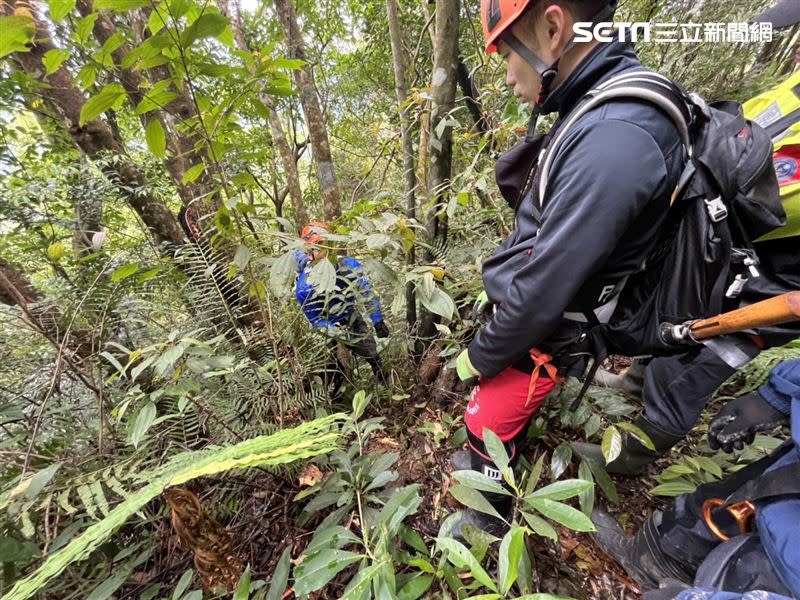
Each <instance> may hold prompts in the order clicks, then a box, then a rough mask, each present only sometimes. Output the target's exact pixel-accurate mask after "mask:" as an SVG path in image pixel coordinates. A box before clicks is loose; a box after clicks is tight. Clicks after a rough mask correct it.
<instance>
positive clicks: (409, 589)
mask: <svg viewBox="0 0 800 600" xmlns="http://www.w3.org/2000/svg"><path fill="white" fill-rule="evenodd" d="M432 583H433V576H432V575H425V574H422V573H420V574H419V575H415V576H414V577H412V578H411V579H409V580H408V581H407V582H406V584H405V585H404V586H403V587H401V588H400V589H399V590H398V591H397V600H417V598H420V597H421V596H422V595H423V594H424V593H425V592H427V591H428V588H430V587H431V584H432Z"/></svg>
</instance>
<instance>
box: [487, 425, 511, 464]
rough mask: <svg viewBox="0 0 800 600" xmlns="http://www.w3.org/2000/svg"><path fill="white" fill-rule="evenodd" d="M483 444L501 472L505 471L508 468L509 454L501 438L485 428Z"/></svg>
mask: <svg viewBox="0 0 800 600" xmlns="http://www.w3.org/2000/svg"><path fill="white" fill-rule="evenodd" d="M483 443H484V445H485V446H486V451H487V452H488V453H489V456H491V457H492V461H493V462H494V464H496V465H497V468H498V469H500V470H501V471H505V470H506V469H507V468H508V460H509V459H508V452H506V447H505V445H504V444H503V442H501V441H500V438H499V437H497V434H496V433H494V432H493V431H491V430H490V429H488V428H486V427H484V428H483Z"/></svg>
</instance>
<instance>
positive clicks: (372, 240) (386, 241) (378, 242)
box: [367, 233, 392, 250]
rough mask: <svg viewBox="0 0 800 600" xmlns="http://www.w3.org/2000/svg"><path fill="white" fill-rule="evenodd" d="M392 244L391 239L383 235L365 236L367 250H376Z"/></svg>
mask: <svg viewBox="0 0 800 600" xmlns="http://www.w3.org/2000/svg"><path fill="white" fill-rule="evenodd" d="M391 243H392V239H391V238H390V237H389V236H388V235H386V234H385V233H373V234H371V235H369V236H367V249H368V250H376V249H377V248H382V247H383V246H388V245H390V244H391Z"/></svg>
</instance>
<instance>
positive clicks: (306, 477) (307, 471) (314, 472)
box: [297, 463, 322, 487]
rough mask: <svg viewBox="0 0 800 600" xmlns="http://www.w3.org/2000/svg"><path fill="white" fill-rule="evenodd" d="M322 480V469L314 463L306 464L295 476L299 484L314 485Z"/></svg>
mask: <svg viewBox="0 0 800 600" xmlns="http://www.w3.org/2000/svg"><path fill="white" fill-rule="evenodd" d="M321 480H322V471H320V469H319V467H318V466H317V465H314V464H311V463H309V464H307V465H306V466H305V467H304V468H303V470H302V471H300V476H299V477H298V478H297V481H298V483H299V484H300V485H307V486H309V487H310V486H312V485H316V484H317V483H319V482H320V481H321Z"/></svg>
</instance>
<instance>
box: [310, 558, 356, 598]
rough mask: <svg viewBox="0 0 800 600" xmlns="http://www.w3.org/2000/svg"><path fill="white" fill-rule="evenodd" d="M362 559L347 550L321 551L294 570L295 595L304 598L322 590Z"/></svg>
mask: <svg viewBox="0 0 800 600" xmlns="http://www.w3.org/2000/svg"><path fill="white" fill-rule="evenodd" d="M362 558H363V555H362V554H356V553H355V552H348V551H347V550H321V551H320V552H318V553H317V554H315V555H314V556H311V557H308V558H306V559H305V560H304V561H303V562H302V564H300V565H299V566H298V567H297V568H295V570H294V576H295V580H294V592H295V595H297V596H304V595H306V594H310V593H311V592H314V591H316V590H319V589H322V588H323V587H324V586H325V584H327V583H328V582H329V581H330V580H331V579H333V578H334V577H336V574H337V573H339V572H340V571H342V570H343V569H345V568H347V566H348V565H351V564H353V563H354V562H356V561H358V560H361V559H362Z"/></svg>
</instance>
